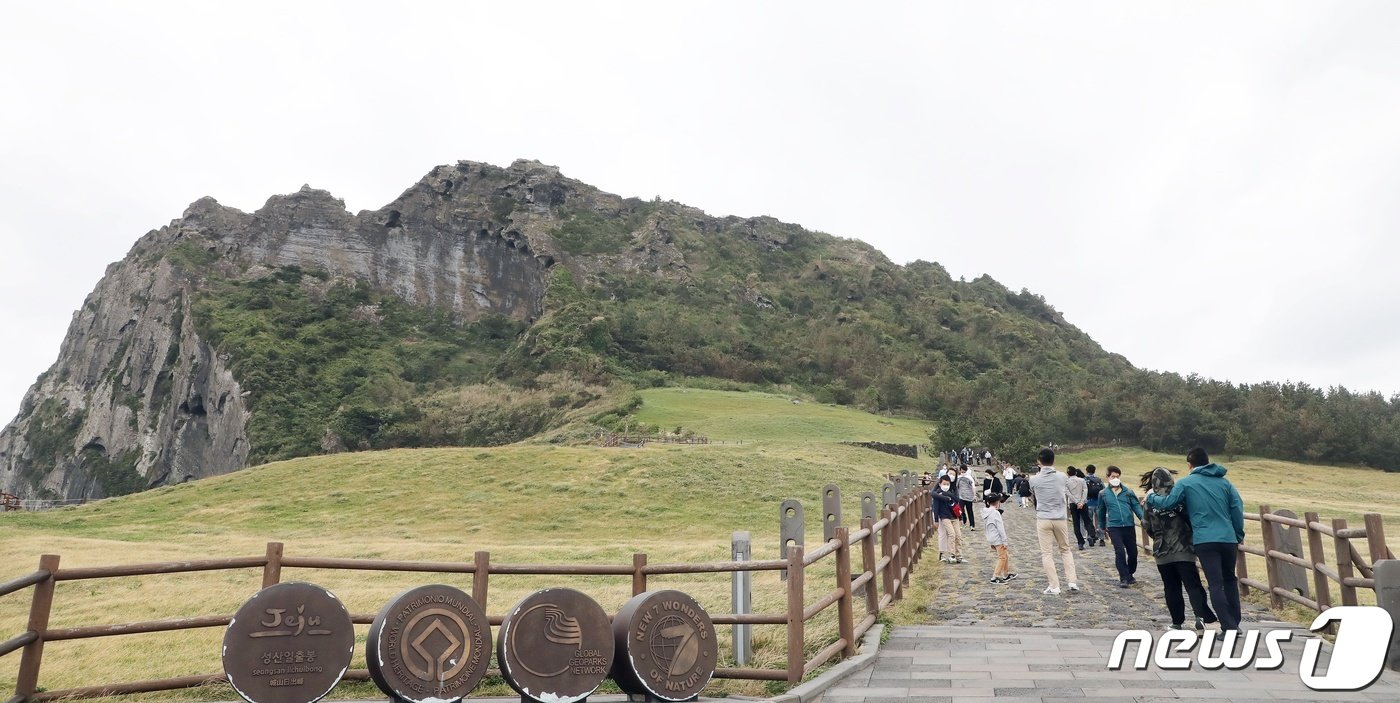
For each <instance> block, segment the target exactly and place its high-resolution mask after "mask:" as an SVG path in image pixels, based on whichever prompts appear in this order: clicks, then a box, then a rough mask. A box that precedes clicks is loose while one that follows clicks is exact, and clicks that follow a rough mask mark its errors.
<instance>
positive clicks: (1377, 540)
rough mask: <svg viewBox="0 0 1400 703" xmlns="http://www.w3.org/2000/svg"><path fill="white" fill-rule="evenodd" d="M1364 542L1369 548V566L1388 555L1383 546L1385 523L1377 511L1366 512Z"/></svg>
mask: <svg viewBox="0 0 1400 703" xmlns="http://www.w3.org/2000/svg"><path fill="white" fill-rule="evenodd" d="M1366 544H1367V546H1369V547H1370V548H1371V568H1372V569H1374V568H1376V562H1378V561H1381V560H1382V559H1388V558H1389V557H1390V554H1389V550H1388V549H1386V546H1385V523H1384V522H1382V521H1381V516H1380V514H1379V513H1366Z"/></svg>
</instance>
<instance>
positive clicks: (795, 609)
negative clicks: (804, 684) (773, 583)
mask: <svg viewBox="0 0 1400 703" xmlns="http://www.w3.org/2000/svg"><path fill="white" fill-rule="evenodd" d="M802 552H803V550H802V545H796V544H795V545H793V546H791V547H789V548H788V563H787V587H788V602H787V650H788V651H787V682H788V684H789V685H793V686H796V685H797V684H798V683H799V682H801V681H802V669H803V668H805V667H806V665H807V653H806V625H807V621H806V620H804V619H803V617H802V611H803V610H805V609H806V592H805V590H804V588H805V584H804V582H803V576H804V573H803V572H804V569H803V565H802Z"/></svg>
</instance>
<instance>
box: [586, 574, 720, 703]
mask: <svg viewBox="0 0 1400 703" xmlns="http://www.w3.org/2000/svg"><path fill="white" fill-rule="evenodd" d="M612 631H613V641H614V642H615V643H616V647H617V653H616V659H615V660H614V662H613V674H612V675H613V679H614V680H616V681H617V685H618V687H619V688H621V689H622V690H623V691H625V692H627V693H632V694H638V695H650V696H652V697H655V698H659V699H661V700H664V701H684V700H689V699H691V698H694V697H696V696H698V695H700V691H701V690H703V689H704V688H705V684H707V683H709V682H710V677H712V676H714V674H715V666H716V658H717V655H718V653H719V644H718V643H717V642H716V641H715V626H714V623H712V622H710V614H709V613H706V612H705V609H704V608H701V607H700V604H699V603H696V602H695V599H694V598H691V597H690V596H688V595H686V594H684V593H681V592H680V591H653V592H650V593H643V594H641V595H639V596H633V598H632V600H629V601H627V604H626V605H624V606H622V610H620V611H618V613H617V617H615V618H613V624H612Z"/></svg>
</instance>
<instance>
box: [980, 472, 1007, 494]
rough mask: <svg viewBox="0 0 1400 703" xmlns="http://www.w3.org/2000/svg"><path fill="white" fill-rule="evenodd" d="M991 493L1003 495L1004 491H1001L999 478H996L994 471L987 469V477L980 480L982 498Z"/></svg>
mask: <svg viewBox="0 0 1400 703" xmlns="http://www.w3.org/2000/svg"><path fill="white" fill-rule="evenodd" d="M992 493H1001V494H1005V493H1006V491H1003V490H1002V489H1001V477H1000V476H997V472H996V469H987V476H986V478H983V479H982V497H983V498H985V497H987V496H988V495H990V494H992Z"/></svg>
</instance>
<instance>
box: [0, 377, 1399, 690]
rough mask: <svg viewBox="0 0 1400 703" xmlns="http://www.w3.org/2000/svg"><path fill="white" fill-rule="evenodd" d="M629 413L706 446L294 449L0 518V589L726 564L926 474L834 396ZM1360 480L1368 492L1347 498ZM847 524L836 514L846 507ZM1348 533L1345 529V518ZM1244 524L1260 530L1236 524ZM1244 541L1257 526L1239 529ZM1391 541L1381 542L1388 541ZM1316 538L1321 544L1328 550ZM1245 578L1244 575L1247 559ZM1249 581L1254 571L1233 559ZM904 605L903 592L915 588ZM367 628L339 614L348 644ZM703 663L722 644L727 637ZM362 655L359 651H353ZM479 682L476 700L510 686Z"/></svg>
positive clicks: (64, 613) (778, 588) (610, 599)
mask: <svg viewBox="0 0 1400 703" xmlns="http://www.w3.org/2000/svg"><path fill="white" fill-rule="evenodd" d="M642 397H643V405H642V406H641V408H640V409H639V411H638V412H637V419H638V421H640V422H647V423H653V424H657V425H660V426H661V427H663V428H665V429H668V430H674V429H675V428H676V427H681V428H683V429H688V430H693V431H694V432H696V433H699V434H703V435H707V436H709V437H711V438H713V439H717V440H731V441H732V440H742V441H743V443H742V444H724V445H719V444H715V445H704V446H702V445H688V446H677V445H650V446H647V447H645V448H643V449H608V448H600V447H592V446H556V445H548V444H540V443H527V444H519V445H512V446H508V447H498V448H491V449H479V448H465V449H420V450H393V451H385V452H365V453H353V454H341V455H333V456H319V457H309V458H304V459H296V460H291V461H284V462H277V463H273V464H268V465H265V466H260V467H255V468H252V469H248V470H246V471H241V472H238V473H235V474H230V475H227V476H220V477H216V478H210V479H205V480H202V481H197V482H193V483H189V484H184V485H181V486H174V487H168V488H161V489H157V490H154V491H149V492H145V493H140V494H136V495H131V496H126V497H122V498H116V499H110V500H104V501H98V502H95V503H91V504H88V505H86V506H81V507H75V508H65V509H60V510H54V511H51V512H46V513H9V514H4V515H0V531H2V532H3V540H0V563H3V564H4V566H3V567H0V581H3V580H8V579H10V578H13V577H15V576H19V575H21V574H24V573H28V572H29V571H31V570H33V569H34V568H35V566H36V565H37V562H38V557H39V555H40V554H43V553H56V554H60V555H62V557H63V566H65V567H81V566H97V565H114V564H125V563H135V562H147V561H166V560H171V561H173V560H184V559H196V558H210V557H225V556H255V555H261V554H262V553H263V550H264V546H265V543H266V542H268V541H281V542H284V543H285V545H286V553H287V554H288V555H316V556H339V557H364V558H394V559H422V560H434V561H470V560H471V558H472V555H473V553H474V552H475V551H477V550H488V551H490V552H491V559H492V561H493V562H494V563H504V562H512V563H525V562H528V563H558V564H565V563H590V564H630V563H631V560H632V554H633V553H635V552H646V553H647V554H648V555H649V559H650V561H651V562H652V563H656V562H669V561H702V560H704V561H710V560H722V559H726V558H727V557H728V548H729V540H730V534H731V532H733V531H735V530H748V531H750V532H751V533H752V534H753V539H754V546H755V550H754V551H755V554H754V556H755V558H773V557H776V556H777V549H778V534H777V517H778V515H777V513H778V504H779V503H780V502H781V501H782V500H783V499H785V498H798V499H801V500H803V501H804V503H805V504H806V505H808V506H809V512H810V513H811V514H810V515H809V517H808V528H807V538H806V539H807V544H808V545H814V544H817V543H818V542H820V540H821V536H820V528H819V524H818V521H817V519H816V518H815V514H816V512H817V511H816V509H815V506H817V505H818V504H819V494H820V490H821V487H822V486H823V485H825V484H826V483H828V482H834V483H836V484H838V485H840V486H841V487H842V488H843V490H844V492H845V496H844V498H845V499H844V510H845V512H846V514H847V515H848V516H851V515H858V514H859V510H858V506H857V504H856V500H855V498H856V496H858V495H859V493H860V492H862V491H866V490H878V488H879V486H880V485H881V483H883V478H882V477H883V476H884V475H885V474H887V473H891V472H898V471H900V470H902V469H910V470H916V471H918V470H924V469H928V468H932V462H931V461H928V460H921V461H914V460H910V459H903V458H899V457H894V456H890V455H886V454H881V453H879V452H874V451H870V450H865V449H859V448H854V447H847V446H842V445H839V444H837V442H838V441H840V440H880V441H888V442H908V443H915V442H918V443H922V442H925V441H927V437H926V435H927V430H928V427H929V425H928V423H924V422H919V421H915V420H908V419H891V418H885V417H880V416H876V415H870V414H867V413H863V412H859V411H857V410H852V409H850V408H841V407H832V406H824V405H820V404H815V403H810V402H802V403H800V404H793V403H792V402H791V400H790V398H788V397H786V396H780V395H770V394H760V393H735V392H721V391H708V390H694V389H692V390H682V389H674V388H667V389H654V390H647V391H643V392H642ZM1179 459H1180V458H1179V457H1177V456H1175V455H1170V456H1169V455H1161V454H1153V453H1150V452H1145V451H1141V450H1135V449H1115V450H1094V451H1090V452H1084V453H1080V454H1071V455H1066V456H1063V457H1062V458H1061V460H1060V461H1059V464H1060V465H1061V466H1068V465H1071V464H1073V465H1077V466H1083V465H1085V464H1086V463H1091V462H1092V463H1095V464H1097V465H1098V466H1100V467H1101V468H1102V467H1106V466H1107V465H1109V464H1117V465H1118V466H1121V467H1123V468H1124V470H1125V472H1126V473H1127V474H1128V475H1129V476H1130V477H1131V479H1132V480H1135V477H1136V475H1137V474H1140V473H1141V472H1142V471H1145V470H1147V469H1150V468H1151V467H1153V466H1156V465H1165V466H1169V467H1173V468H1180V467H1178V466H1176V464H1179V463H1180V461H1179ZM1222 461H1223V463H1225V464H1226V465H1227V466H1228V467H1229V468H1230V474H1229V476H1230V478H1231V479H1232V480H1234V481H1235V482H1236V484H1237V485H1238V486H1239V487H1240V490H1241V493H1242V494H1243V495H1244V499H1245V502H1246V504H1247V506H1248V508H1249V509H1256V508H1257V505H1258V504H1259V503H1260V502H1264V503H1268V504H1270V505H1272V506H1273V507H1275V508H1284V507H1287V508H1291V509H1293V510H1295V511H1297V512H1299V513H1302V512H1303V511H1305V510H1317V511H1319V512H1321V513H1322V515H1323V517H1324V518H1331V517H1345V518H1347V519H1349V520H1353V521H1355V520H1358V519H1359V517H1360V515H1361V514H1362V513H1365V512H1372V511H1375V512H1381V513H1382V514H1383V515H1385V516H1386V518H1387V519H1388V520H1389V521H1390V522H1391V523H1392V524H1394V525H1395V527H1394V529H1395V530H1396V531H1397V532H1400V506H1397V505H1396V504H1395V503H1394V501H1392V500H1390V499H1389V496H1393V495H1396V494H1400V474H1383V473H1381V472H1378V471H1372V470H1366V469H1350V468H1336V467H1323V466H1307V465H1302V464H1293V463H1288V462H1277V461H1269V460H1259V459H1241V460H1239V461H1229V460H1227V459H1222ZM1360 487H1365V490H1359V489H1360ZM847 522H848V523H852V522H855V520H853V519H850V518H848V519H847ZM1353 524H1355V523H1353ZM1250 527H1251V529H1252V530H1257V523H1250ZM1250 539H1251V540H1254V539H1257V532H1251V537H1250ZM1394 539H1395V538H1392V540H1394ZM1328 548H1329V550H1330V548H1331V547H1330V543H1329V547H1328ZM833 569H834V567H833V566H832V564H831V561H830V560H827V561H825V562H823V563H822V564H821V565H820V566H819V567H818V568H814V569H813V570H812V572H811V573H810V574H809V576H808V582H807V583H808V588H807V602H808V603H811V602H814V601H815V600H817V599H818V598H820V597H821V596H822V595H824V594H825V593H826V591H827V590H829V589H830V588H831V586H832V584H833V580H834V575H835V574H834V570H833ZM1256 569H1257V571H1256ZM1251 573H1252V574H1255V573H1257V574H1262V573H1263V567H1262V564H1259V565H1255V564H1251ZM937 575H938V564H937V563H936V561H934V560H928V559H926V560H925V561H924V562H923V563H922V564H921V565H920V567H919V573H918V574H917V576H916V578H915V579H914V580H913V583H912V584H911V586H912V588H913V590H912V591H911V592H910V596H911V597H910V598H908V599H907V600H905V601H904V602H903V603H902V604H901V605H900V606H898V607H897V608H896V609H895V610H894V611H892V612H891V613H890V614H889V618H888V619H889V620H890V621H892V622H896V623H909V622H919V621H921V620H922V618H923V617H925V616H924V614H923V609H922V608H921V603H922V602H926V600H927V598H930V597H932V594H933V593H936V588H937ZM259 577H260V572H259V571H258V570H253V569H249V570H244V571H237V572H234V571H229V572H209V573H192V574H182V575H168V576H148V577H138V578H125V579H103V580H91V581H73V582H64V583H61V584H59V587H58V593H57V599H56V605H55V610H54V615H53V619H52V621H51V627H71V626H79V625H92V624H101V623H118V622H130V621H136V620H148V619H163V618H172V617H181V616H195V615H214V614H228V613H231V612H233V610H235V609H236V608H237V606H238V605H239V604H240V603H241V602H242V601H244V600H245V599H246V598H247V597H249V596H250V595H251V594H252V593H254V592H255V591H256V590H257V588H258V585H259ZM283 578H284V580H293V579H296V580H309V581H312V582H315V583H319V584H322V585H324V586H326V587H328V588H330V589H332V591H334V592H335V593H336V594H337V595H338V596H340V597H341V598H343V599H344V600H345V602H346V603H347V605H348V606H349V607H350V610H351V611H352V612H360V613H370V612H374V611H376V610H377V609H378V608H379V607H380V606H381V605H382V604H383V603H385V602H386V601H388V600H389V599H390V598H392V597H393V596H394V595H396V594H397V593H399V592H400V591H402V590H404V589H406V588H408V587H410V586H412V585H418V584H422V583H429V582H443V583H452V584H457V585H459V587H462V588H463V589H464V590H466V589H469V588H470V577H469V576H461V575H444V576H432V575H412V574H401V573H397V574H396V573H378V572H358V571H357V572H350V571H324V570H322V571H315V570H304V569H290V568H289V569H287V570H285V571H284V573H283ZM754 584H755V605H756V608H755V609H756V611H758V612H770V613H779V612H781V611H782V608H783V604H784V600H783V598H784V596H783V593H784V591H783V587H782V585H781V584H780V583H779V582H778V579H777V575H776V574H775V573H772V572H767V573H761V574H757V575H756V576H755V579H754ZM558 585H568V586H571V587H574V588H579V589H581V590H583V591H585V592H587V593H589V594H590V595H592V596H594V597H595V598H596V599H597V600H598V601H599V602H600V603H601V604H602V605H603V607H604V608H606V609H608V610H609V611H615V610H616V609H617V608H618V607H619V606H620V605H621V604H622V603H623V602H624V601H625V600H626V599H627V597H628V596H629V595H630V585H631V584H630V580H629V579H628V578H626V577H570V578H568V579H567V581H566V582H564V581H561V579H559V578H548V577H525V576H498V577H493V579H492V581H491V591H490V598H489V600H488V603H487V610H488V612H490V613H493V614H500V613H503V612H504V611H505V610H506V608H507V607H508V606H509V605H511V604H513V603H514V602H515V601H516V600H517V599H518V598H520V597H522V596H524V595H525V594H526V593H528V592H530V591H532V590H534V589H536V588H543V587H547V586H558ZM651 585H652V586H653V587H670V588H680V589H683V590H686V591H688V592H690V593H692V594H694V595H695V596H696V597H697V598H698V599H699V600H700V601H701V603H702V604H704V605H705V606H706V607H707V608H708V609H709V610H711V611H712V612H716V613H719V612H729V610H730V609H731V607H730V601H729V598H730V596H729V577H728V576H727V575H713V576H675V577H663V578H654V579H653V580H652V582H651ZM27 593H28V591H25V592H22V593H21V594H17V595H13V596H9V597H5V598H0V639H5V638H8V637H10V636H13V635H15V634H18V633H19V632H21V631H22V630H23V629H24V625H25V618H26V616H27V612H28V597H27ZM921 599H922V601H921ZM834 614H835V609H831V610H828V611H827V613H824V614H823V615H822V616H821V617H820V618H819V619H818V620H817V621H815V622H814V623H813V624H812V625H811V626H810V628H809V631H808V637H807V642H806V648H807V654H808V655H809V656H810V654H812V653H813V652H815V651H816V650H817V649H819V648H820V647H822V646H824V645H825V644H827V643H829V642H830V641H831V640H832V639H834V636H835V624H834ZM366 629H367V628H366V627H364V626H361V627H358V628H357V631H358V633H359V636H360V638H361V642H363V637H364V632H365V630H366ZM721 630H722V631H723V633H722V638H721V658H722V660H724V659H725V658H727V657H728V656H729V653H728V640H729V638H728V632H727V628H721ZM221 634H222V631H221V630H220V629H218V628H212V629H205V630H194V631H185V632H176V633H158V634H149V635H130V636H122V637H113V638H101V639H88V640H75V641H67V642H56V643H52V644H50V646H49V647H48V648H47V649H46V651H45V659H44V662H45V663H44V667H43V671H42V676H41V681H40V683H41V684H42V685H43V686H44V687H46V688H48V689H50V690H54V689H59V688H68V687H72V686H81V685H89V684H94V683H105V682H113V681H129V680H135V679H146V678H160V677H167V676H183V675H192V674H205V673H214V672H217V671H218V670H219V662H218V642H219V638H220V637H221ZM755 638H756V647H757V657H756V663H757V664H758V665H760V666H768V667H774V668H777V667H781V666H782V664H783V660H782V657H783V654H784V652H785V640H784V631H783V628H782V627H780V626H758V627H756V628H755ZM18 662H19V658H18V656H17V655H10V656H6V657H4V658H3V659H0V699H3V698H5V697H8V696H9V695H10V693H11V692H12V689H13V682H14V677H15V672H16V668H17V666H18ZM352 666H354V667H363V666H364V664H363V661H362V659H360V660H358V661H356V662H354V663H352ZM777 690H781V687H774V686H764V685H762V684H755V683H744V682H725V683H717V684H714V685H713V686H712V689H711V690H710V693H711V694H747V695H764V694H768V693H773V692H775V691H777ZM507 693H508V691H507V689H505V687H504V685H503V684H500V683H499V682H496V683H495V684H493V685H492V686H490V687H487V688H485V689H483V690H482V691H481V692H479V694H478V695H482V694H497V695H503V694H507ZM332 697H333V698H366V697H378V693H377V691H375V690H374V689H373V687H372V686H370V685H368V684H346V685H343V686H342V687H341V688H340V689H338V690H337V691H335V692H333V693H332ZM141 698H143V699H155V700H171V701H190V700H232V699H233V698H234V695H233V693H232V691H231V690H229V689H228V688H226V687H223V686H213V687H209V688H208V689H207V690H196V691H180V692H171V693H165V694H151V695H147V696H142V697H141Z"/></svg>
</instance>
